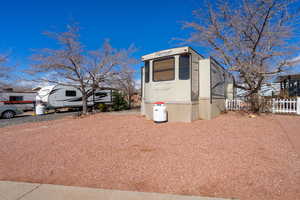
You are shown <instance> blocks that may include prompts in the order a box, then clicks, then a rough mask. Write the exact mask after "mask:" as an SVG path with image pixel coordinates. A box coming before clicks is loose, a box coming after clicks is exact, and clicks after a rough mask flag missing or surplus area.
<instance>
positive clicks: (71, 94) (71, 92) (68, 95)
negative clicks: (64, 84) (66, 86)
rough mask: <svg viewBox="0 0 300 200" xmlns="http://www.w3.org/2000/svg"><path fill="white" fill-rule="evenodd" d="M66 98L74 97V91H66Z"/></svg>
mask: <svg viewBox="0 0 300 200" xmlns="http://www.w3.org/2000/svg"><path fill="white" fill-rule="evenodd" d="M66 97H76V91H75V90H66Z"/></svg>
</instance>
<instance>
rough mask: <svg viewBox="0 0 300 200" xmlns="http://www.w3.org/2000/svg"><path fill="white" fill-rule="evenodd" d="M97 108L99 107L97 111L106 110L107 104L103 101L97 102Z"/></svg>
mask: <svg viewBox="0 0 300 200" xmlns="http://www.w3.org/2000/svg"><path fill="white" fill-rule="evenodd" d="M97 107H98V109H99V111H100V112H106V111H107V109H108V108H107V105H106V104H104V103H100V104H98V106H97Z"/></svg>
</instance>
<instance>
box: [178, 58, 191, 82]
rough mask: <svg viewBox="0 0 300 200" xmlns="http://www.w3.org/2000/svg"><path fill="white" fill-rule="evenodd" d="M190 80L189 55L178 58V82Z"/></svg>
mask: <svg viewBox="0 0 300 200" xmlns="http://www.w3.org/2000/svg"><path fill="white" fill-rule="evenodd" d="M189 78H190V55H189V54H186V55H181V56H180V57H179V80H188V79H189Z"/></svg>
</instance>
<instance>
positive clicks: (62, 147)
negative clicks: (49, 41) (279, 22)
mask: <svg viewBox="0 0 300 200" xmlns="http://www.w3.org/2000/svg"><path fill="white" fill-rule="evenodd" d="M299 122H300V117H297V116H281V115H276V116H275V115H263V116H257V117H255V118H249V117H248V116H243V115H240V114H237V113H229V114H223V115H221V116H219V117H217V118H216V119H213V120H208V121H204V120H198V121H195V122H193V123H164V124H155V123H153V122H152V121H149V120H146V119H145V118H144V117H142V116H139V115H111V114H96V115H91V116H85V117H83V118H73V117H66V118H63V119H60V120H53V121H44V122H36V123H28V124H21V125H16V126H8V127H4V128H0V180H10V181H26V182H35V183H49V184H62V185H71V186H87V187H97V188H104V189H120V190H132V191H144V192H160V193H174V194H185V195H201V196H210V197H224V198H231V197H235V198H239V199H243V200H250V199H251V200H262V199H263V200H268V199H270V200H274V199H275V200H279V199H280V200H282V199H284V200H295V199H299V197H300V156H299V155H298V154H297V152H298V150H299V149H298V146H297V145H293V144H294V143H293V142H294V141H293V139H296V138H299V137H298V136H295V137H291V136H292V135H295V134H299V130H300V123H299ZM289 127H291V128H289ZM291 138H293V139H291ZM299 147H300V146H299ZM299 152H300V151H299Z"/></svg>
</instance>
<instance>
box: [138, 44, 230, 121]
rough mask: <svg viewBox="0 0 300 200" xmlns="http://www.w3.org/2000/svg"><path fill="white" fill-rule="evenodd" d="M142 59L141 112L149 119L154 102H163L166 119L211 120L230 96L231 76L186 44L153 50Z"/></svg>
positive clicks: (151, 116) (222, 108)
mask: <svg viewBox="0 0 300 200" xmlns="http://www.w3.org/2000/svg"><path fill="white" fill-rule="evenodd" d="M142 61H144V67H142V78H141V81H142V104H141V114H142V115H145V116H146V117H147V118H149V119H153V104H154V103H155V102H164V104H165V105H166V108H167V114H168V121H183V122H191V121H194V120H197V119H212V118H213V117H215V116H217V115H219V114H220V113H221V112H222V111H223V110H225V99H232V98H233V97H234V90H233V76H232V75H231V74H230V73H229V72H227V70H225V69H224V68H223V67H222V66H221V65H220V64H218V62H216V61H215V60H214V59H213V58H212V57H210V58H204V57H203V56H201V55H200V54H198V53H197V52H196V51H195V50H193V49H192V48H190V47H179V48H174V49H168V50H163V51H159V52H154V53H151V54H148V55H145V56H142Z"/></svg>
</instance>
